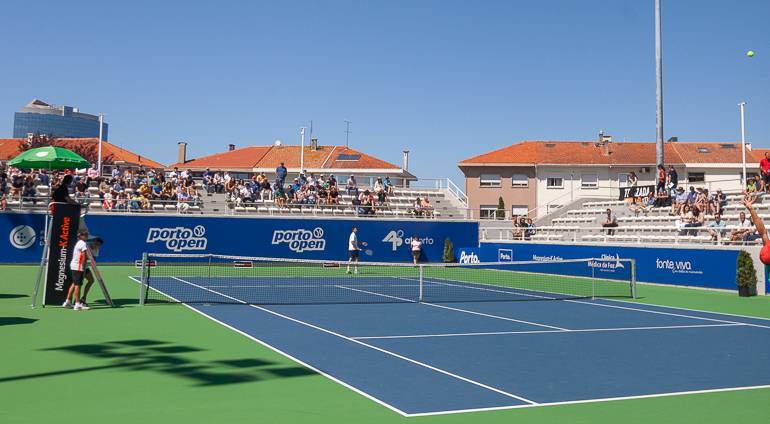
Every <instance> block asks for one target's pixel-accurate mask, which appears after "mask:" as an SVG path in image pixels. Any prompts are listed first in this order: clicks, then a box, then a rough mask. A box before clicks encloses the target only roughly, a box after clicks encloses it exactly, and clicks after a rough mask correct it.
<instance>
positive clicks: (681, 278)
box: [479, 243, 739, 290]
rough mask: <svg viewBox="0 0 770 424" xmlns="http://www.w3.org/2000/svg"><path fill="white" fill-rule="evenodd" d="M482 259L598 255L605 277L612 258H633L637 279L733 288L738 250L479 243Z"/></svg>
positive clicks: (586, 256)
mask: <svg viewBox="0 0 770 424" xmlns="http://www.w3.org/2000/svg"><path fill="white" fill-rule="evenodd" d="M479 250H480V251H479V259H480V260H481V261H482V262H487V261H502V260H503V259H502V258H508V257H510V258H511V259H510V260H513V261H550V260H557V261H558V260H561V259H579V258H599V259H601V261H600V262H601V265H602V267H601V268H597V270H598V271H602V272H605V273H607V274H608V275H607V276H608V278H612V277H610V276H609V274H611V273H612V272H617V271H616V270H613V269H612V267H611V266H609V265H607V266H604V265H605V264H611V263H612V259H613V258H622V259H635V260H636V279H637V281H640V282H646V283H659V284H674V285H680V286H692V287H704V288H715V289H731V290H735V289H736V285H735V273H736V268H737V260H738V252H739V250H737V249H736V250H733V249H677V248H665V247H622V246H603V245H597V246H586V245H560V244H535V243H482V244H481V248H480V249H479Z"/></svg>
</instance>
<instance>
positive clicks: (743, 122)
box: [738, 102, 746, 184]
mask: <svg viewBox="0 0 770 424" xmlns="http://www.w3.org/2000/svg"><path fill="white" fill-rule="evenodd" d="M738 106H739V107H740V108H741V162H742V163H743V184H746V102H740V103H738Z"/></svg>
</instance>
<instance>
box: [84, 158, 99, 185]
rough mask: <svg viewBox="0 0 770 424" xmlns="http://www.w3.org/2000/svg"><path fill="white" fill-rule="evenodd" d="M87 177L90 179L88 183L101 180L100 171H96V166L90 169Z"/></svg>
mask: <svg viewBox="0 0 770 424" xmlns="http://www.w3.org/2000/svg"><path fill="white" fill-rule="evenodd" d="M86 176H87V177H88V182H89V183H90V182H91V181H96V179H97V178H99V170H98V169H96V164H95V163H94V164H92V165H91V167H90V168H88V171H87V173H86Z"/></svg>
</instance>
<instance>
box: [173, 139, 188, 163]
mask: <svg viewBox="0 0 770 424" xmlns="http://www.w3.org/2000/svg"><path fill="white" fill-rule="evenodd" d="M177 145H178V147H177V157H176V161H177V162H178V163H185V162H187V143H185V142H184V141H180V142H179V143H177Z"/></svg>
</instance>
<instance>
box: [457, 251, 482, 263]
mask: <svg viewBox="0 0 770 424" xmlns="http://www.w3.org/2000/svg"><path fill="white" fill-rule="evenodd" d="M458 262H459V263H461V264H478V263H481V261H480V260H479V255H477V254H475V253H474V252H470V253H465V251H464V250H461V251H460V260H459V261H458Z"/></svg>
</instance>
